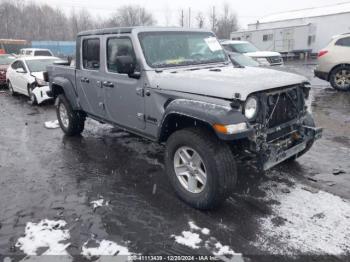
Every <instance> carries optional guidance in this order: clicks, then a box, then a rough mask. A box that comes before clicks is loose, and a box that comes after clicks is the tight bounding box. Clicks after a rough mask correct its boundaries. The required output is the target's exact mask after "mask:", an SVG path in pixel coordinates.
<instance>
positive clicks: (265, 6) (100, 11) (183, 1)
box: [31, 0, 349, 28]
mask: <svg viewBox="0 0 350 262" xmlns="http://www.w3.org/2000/svg"><path fill="white" fill-rule="evenodd" d="M31 1H34V2H38V3H46V4H49V5H52V6H56V7H60V8H61V9H63V10H64V11H65V12H69V11H70V10H71V9H72V8H74V9H76V10H78V9H80V8H86V9H87V10H89V11H90V12H91V13H92V14H95V15H99V16H102V17H103V16H108V15H109V14H111V12H113V11H114V10H115V9H117V8H118V7H119V6H121V5H123V4H126V3H127V4H138V5H141V6H143V7H145V8H147V9H148V10H149V11H150V12H152V13H153V14H154V16H155V18H156V20H157V23H158V25H162V26H165V25H168V26H171V25H176V26H177V25H178V21H179V14H180V12H181V9H184V13H185V15H186V16H188V13H189V11H188V10H189V8H191V12H192V19H193V21H192V24H194V23H195V19H194V17H195V16H196V14H197V13H198V12H203V14H204V15H206V16H209V13H210V11H211V9H212V7H213V5H215V6H216V9H217V11H218V12H219V11H220V9H222V5H223V3H225V2H227V3H229V4H230V5H231V7H232V9H233V10H234V11H235V12H236V13H237V16H238V19H239V24H240V26H241V28H245V27H246V26H247V24H248V23H251V22H256V21H257V19H259V18H261V17H263V16H266V15H269V14H273V13H278V12H282V11H288V10H295V9H302V8H309V7H317V6H324V5H330V4H333V3H334V4H335V3H339V2H346V0H343V1H342V0H215V1H213V0H197V1H194V0H126V1H118V0H31ZM348 1H349V0H348ZM192 19H191V20H192ZM206 22H207V24H208V21H206Z"/></svg>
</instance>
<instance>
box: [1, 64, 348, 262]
mask: <svg viewBox="0 0 350 262" xmlns="http://www.w3.org/2000/svg"><path fill="white" fill-rule="evenodd" d="M313 68H314V65H312V63H309V64H305V63H304V62H299V63H296V62H293V63H287V65H286V66H285V68H284V69H283V70H287V71H291V72H297V73H299V74H303V75H305V76H307V77H309V78H310V80H311V83H312V87H313V88H312V94H311V98H312V99H311V100H312V101H311V104H312V111H313V113H314V116H315V119H316V122H317V124H318V125H319V126H322V127H324V128H325V130H324V137H323V138H322V139H321V140H319V141H317V143H316V145H315V146H314V147H313V149H312V150H311V151H310V152H309V153H308V154H306V155H305V156H303V157H302V158H300V159H299V160H298V161H297V162H296V163H292V164H282V165H280V166H278V167H276V168H274V169H273V170H271V171H269V172H267V173H266V174H264V175H263V174H258V173H257V172H256V171H255V169H253V168H251V167H249V166H246V165H243V164H241V165H240V166H239V184H238V187H237V189H236V191H235V193H234V194H233V196H232V197H231V198H230V199H229V200H228V201H227V202H226V203H225V204H224V205H223V206H222V208H220V209H219V210H216V211H211V212H201V211H197V210H194V209H192V208H190V207H188V206H187V205H186V204H184V203H182V202H181V201H180V200H178V198H177V197H176V196H175V193H174V191H173V189H172V188H171V186H170V183H169V182H168V181H167V179H166V177H165V173H164V168H163V160H162V157H163V148H162V146H159V145H155V144H152V143H149V142H148V141H146V140H144V139H141V138H138V137H135V136H133V135H130V134H127V133H125V132H123V131H121V130H118V129H115V128H112V127H111V126H108V125H102V124H99V123H97V122H95V121H92V120H89V121H88V122H87V125H86V129H85V131H84V133H83V136H82V137H79V138H67V137H64V136H63V133H62V132H61V130H60V129H47V128H45V127H44V123H45V122H46V121H51V120H55V119H56V116H55V111H54V106H53V104H52V103H47V104H45V105H42V106H34V107H33V106H31V105H30V104H28V102H27V98H25V97H22V96H17V97H11V96H9V95H8V94H7V92H6V91H0V92H1V93H0V127H1V128H0V129H1V131H0V261H6V262H9V261H21V260H22V259H24V258H25V257H26V256H27V255H43V254H45V255H62V256H56V257H51V258H50V261H51V260H52V259H54V258H55V259H56V260H57V259H62V260H59V261H63V260H64V261H66V260H68V261H70V260H73V258H74V259H75V261H87V260H89V259H92V260H96V258H97V257H98V256H97V257H96V256H95V255H101V254H102V255H114V254H116V253H118V252H119V253H118V254H121V255H128V254H143V255H170V256H171V255H180V254H183V255H196V254H206V255H216V256H225V257H222V259H223V260H226V261H259V262H260V261H327V262H328V261H350V253H349V252H350V251H349V250H350V202H349V201H350V93H339V92H336V91H334V90H332V89H331V88H330V86H329V84H328V83H326V82H323V81H321V80H317V79H314V78H313V77H312V70H313ZM231 255H233V258H232V257H230V256H231ZM34 258H35V257H32V258H31V259H34ZM125 258H126V257H121V259H125ZM36 259H38V258H36ZM230 259H231V260H230ZM315 259H317V260H315ZM29 260H30V259H29ZM35 261H39V260H35ZM40 261H48V260H45V259H44V260H40ZM99 261H111V260H108V257H100V260H99ZM113 261H116V260H113ZM118 261H119V260H118ZM120 261H122V260H120Z"/></svg>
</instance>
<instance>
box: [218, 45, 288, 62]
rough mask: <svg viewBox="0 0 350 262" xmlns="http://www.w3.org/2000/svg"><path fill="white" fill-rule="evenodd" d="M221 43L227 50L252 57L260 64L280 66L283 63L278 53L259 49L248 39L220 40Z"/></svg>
mask: <svg viewBox="0 0 350 262" xmlns="http://www.w3.org/2000/svg"><path fill="white" fill-rule="evenodd" d="M221 45H222V46H223V47H224V48H225V50H227V51H228V52H234V53H240V54H244V55H246V56H249V57H251V58H253V59H254V60H255V61H257V62H258V63H259V64H260V65H261V66H281V65H283V64H284V63H283V58H282V55H281V54H280V53H278V52H271V51H260V50H259V49H258V48H256V47H255V46H254V45H253V44H251V43H249V42H248V41H236V40H227V41H221Z"/></svg>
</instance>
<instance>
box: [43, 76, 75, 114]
mask: <svg viewBox="0 0 350 262" xmlns="http://www.w3.org/2000/svg"><path fill="white" fill-rule="evenodd" d="M50 90H51V95H52V96H53V97H57V96H58V95H59V94H61V93H62V90H63V93H64V95H65V96H66V98H67V99H68V101H69V103H70V104H71V106H72V107H73V109H74V110H79V109H80V105H79V103H78V95H77V93H76V90H75V86H74V83H72V82H71V81H70V80H69V79H67V78H65V77H62V76H57V77H54V78H53V79H52V81H50Z"/></svg>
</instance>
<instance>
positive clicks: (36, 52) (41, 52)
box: [35, 50, 52, 56]
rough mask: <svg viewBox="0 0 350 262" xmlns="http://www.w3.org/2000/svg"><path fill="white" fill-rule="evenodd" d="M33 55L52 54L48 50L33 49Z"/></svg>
mask: <svg viewBox="0 0 350 262" xmlns="http://www.w3.org/2000/svg"><path fill="white" fill-rule="evenodd" d="M35 56H52V54H51V53H50V52H49V51H46V50H40V51H35Z"/></svg>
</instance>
